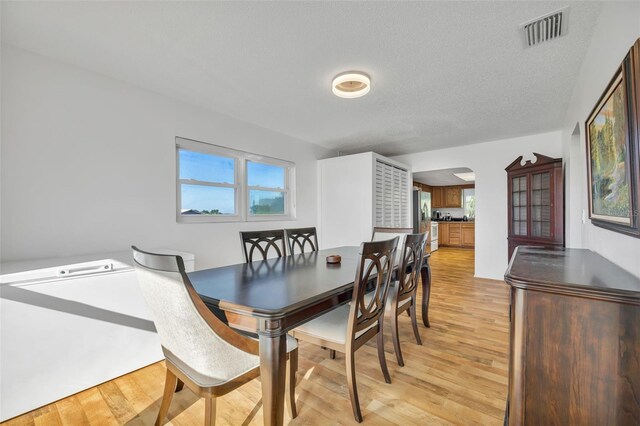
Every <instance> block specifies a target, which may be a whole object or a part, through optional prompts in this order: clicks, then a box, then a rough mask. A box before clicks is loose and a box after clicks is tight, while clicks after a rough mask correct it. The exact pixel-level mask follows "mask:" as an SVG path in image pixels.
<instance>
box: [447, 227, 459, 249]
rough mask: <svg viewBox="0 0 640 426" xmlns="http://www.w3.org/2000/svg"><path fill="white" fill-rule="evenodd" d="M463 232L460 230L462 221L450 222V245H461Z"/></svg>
mask: <svg viewBox="0 0 640 426" xmlns="http://www.w3.org/2000/svg"><path fill="white" fill-rule="evenodd" d="M461 242H462V239H461V232H460V222H453V223H450V224H449V245H450V246H454V247H460V245H461V244H460V243H461Z"/></svg>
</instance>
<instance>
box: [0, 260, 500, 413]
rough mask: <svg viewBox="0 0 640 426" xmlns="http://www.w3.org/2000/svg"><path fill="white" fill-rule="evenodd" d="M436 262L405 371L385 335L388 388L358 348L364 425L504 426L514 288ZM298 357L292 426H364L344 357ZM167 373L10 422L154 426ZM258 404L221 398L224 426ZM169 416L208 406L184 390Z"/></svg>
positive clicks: (144, 375)
mask: <svg viewBox="0 0 640 426" xmlns="http://www.w3.org/2000/svg"><path fill="white" fill-rule="evenodd" d="M431 262H432V269H433V289H432V296H431V308H430V318H431V328H430V329H428V328H425V327H424V326H422V325H420V335H421V337H422V341H423V344H424V345H423V346H418V345H416V344H415V342H414V340H413V334H412V331H411V325H410V322H409V319H408V317H406V316H404V315H403V317H402V323H401V342H402V350H403V352H404V356H405V366H404V367H402V368H400V367H398V365H397V363H396V361H395V355H394V353H393V346H392V344H391V342H390V340H389V338H388V337H387V338H386V352H387V362H388V365H389V370H390V373H391V380H392V383H391V384H390V385H388V384H385V383H384V380H383V378H382V373H381V372H380V368H379V364H378V359H377V355H376V351H375V346H374V344H373V343H371V344H369V345H367V346H365V347H363V348H362V349H360V350H359V351H358V354H357V356H356V369H357V373H358V376H357V380H358V389H359V395H360V403H361V405H362V412H363V416H364V423H365V424H371V425H375V424H399V425H400V424H401V425H408V424H421V425H425V424H429V425H438V424H465V425H466V424H482V425H491V424H494V425H498V424H502V416H503V413H504V408H505V399H506V392H507V369H508V357H507V355H508V311H509V305H508V291H507V286H506V285H505V284H504V282H502V281H492V280H483V279H476V278H473V251H472V250H464V249H453V248H442V249H440V250H438V251H437V252H435V253H434V254H433V255H432V260H431ZM420 297H421V296H420ZM418 317H419V316H418ZM387 335H388V334H387ZM300 357H301V359H300V370H299V379H298V386H297V389H296V394H297V406H298V411H299V416H298V417H297V418H296V419H295V420H293V421H291V420H290V419H289V418H288V417H287V415H286V414H285V423H286V422H289V423H290V424H291V425H294V424H300V425H302V424H307V425H315V424H319V425H323V424H332V425H333V424H356V422H355V421H354V420H353V416H352V413H351V406H350V403H349V395H348V390H347V386H346V383H347V380H346V376H345V365H344V356H342V355H341V354H338V356H337V358H336V359H335V360H331V359H329V353H328V351H324V350H322V349H320V348H318V347H316V346H313V345H309V344H305V343H301V346H300ZM164 371H165V368H164V365H163V363H157V364H153V365H151V366H149V367H146V368H143V369H141V370H138V371H135V372H133V373H131V374H127V375H126V376H123V377H120V378H117V379H115V380H112V381H110V382H107V383H103V384H102V385H100V386H97V387H94V388H91V389H88V390H86V391H84V392H80V393H78V394H76V395H73V396H71V397H69V398H65V399H63V400H61V401H58V402H56V403H53V404H50V405H48V406H45V407H43V408H40V409H38V410H35V411H33V412H30V413H27V414H25V415H23V416H20V417H17V418H15V419H13V420H10V421H8V422H5V423H4V424H6V425H23V424H29V425H32V424H36V425H56V424H64V425H83V424H91V425H109V424H114V425H115V424H130V425H151V424H153V422H154V420H155V417H156V414H157V412H158V408H159V405H160V397H161V395H162V390H163V383H164ZM25 392H28V390H26V389H25ZM260 398H261V392H260V382H259V381H258V380H254V381H252V382H251V383H248V384H246V385H245V386H243V387H241V388H240V389H239V390H237V391H235V392H232V393H230V394H228V395H225V396H224V397H222V398H219V400H218V416H217V420H218V424H222V425H226V424H229V425H260V424H262V406H261V400H260ZM169 419H170V424H173V425H201V424H202V423H203V420H204V400H200V399H198V398H196V397H195V396H194V395H193V394H192V393H191V392H190V391H189V390H188V389H187V388H186V387H185V389H184V390H183V391H182V392H180V393H178V394H176V395H175V396H174V398H173V403H172V404H171V408H170V410H169Z"/></svg>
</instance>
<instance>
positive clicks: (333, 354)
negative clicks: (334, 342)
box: [329, 349, 336, 359]
mask: <svg viewBox="0 0 640 426" xmlns="http://www.w3.org/2000/svg"><path fill="white" fill-rule="evenodd" d="M329 358H331V359H336V351H335V350H334V349H329Z"/></svg>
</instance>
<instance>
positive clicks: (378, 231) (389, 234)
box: [371, 226, 413, 265]
mask: <svg viewBox="0 0 640 426" xmlns="http://www.w3.org/2000/svg"><path fill="white" fill-rule="evenodd" d="M411 233H413V228H388V227H382V226H376V227H374V228H373V234H372V235H371V241H382V240H388V239H390V238H393V237H398V250H396V258H395V262H394V264H395V265H398V264H400V260H401V259H400V256H401V255H400V252H401V250H400V249H401V248H402V247H403V246H404V238H405V237H406V236H407V234H411Z"/></svg>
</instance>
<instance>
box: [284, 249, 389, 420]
mask: <svg viewBox="0 0 640 426" xmlns="http://www.w3.org/2000/svg"><path fill="white" fill-rule="evenodd" d="M397 244H398V238H397V237H396V238H393V239H392V240H387V241H377V242H370V243H368V242H367V243H362V244H361V245H360V259H359V262H358V266H357V269H356V277H355V280H354V285H353V298H352V301H351V304H346V305H342V306H339V307H338V308H336V309H334V310H332V311H330V312H328V313H326V314H324V315H322V316H320V317H318V318H316V319H313V320H311V321H309V322H307V323H305V324H303V325H301V326H299V327H298V328H295V329H294V330H293V336H294V337H295V338H296V339H300V340H304V341H307V342H311V343H314V344H316V345H319V346H323V347H326V348H329V349H330V350H333V351H338V352H342V353H344V354H345V356H346V364H347V382H348V385H349V396H350V397H351V407H352V409H353V416H354V417H355V419H356V421H358V422H361V421H362V413H361V411H360V402H359V400H358V390H357V388H356V372H355V352H356V350H358V348H360V347H361V346H362V345H364V344H365V343H367V342H368V341H369V340H371V339H372V338H373V337H377V345H378V359H379V361H380V368H381V369H382V374H383V375H384V380H385V382H387V383H391V377H389V370H388V369H387V361H386V359H385V356H384V338H383V333H382V330H383V319H384V309H385V308H384V304H385V301H386V300H387V293H388V291H389V282H390V280H391V273H392V271H393V263H392V262H393V258H394V256H395V251H396V246H397ZM367 285H371V286H373V287H374V290H373V291H372V292H371V293H370V294H372V297H371V298H370V299H369V302H368V303H365V299H364V297H365V290H366V287H367Z"/></svg>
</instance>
